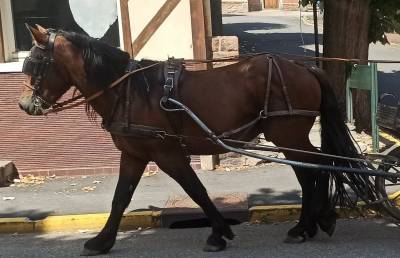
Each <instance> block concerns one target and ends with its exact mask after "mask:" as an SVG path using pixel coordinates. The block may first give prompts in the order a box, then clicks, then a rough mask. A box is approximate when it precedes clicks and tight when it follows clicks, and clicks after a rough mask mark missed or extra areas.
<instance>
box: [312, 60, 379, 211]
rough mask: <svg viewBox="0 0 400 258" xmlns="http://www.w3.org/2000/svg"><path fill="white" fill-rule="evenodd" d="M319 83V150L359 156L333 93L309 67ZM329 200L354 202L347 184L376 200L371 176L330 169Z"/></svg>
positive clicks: (358, 164) (317, 71) (320, 74)
mask: <svg viewBox="0 0 400 258" xmlns="http://www.w3.org/2000/svg"><path fill="white" fill-rule="evenodd" d="M310 72H311V73H313V74H314V75H315V77H316V78H317V79H318V81H319V83H320V85H321V98H322V100H321V110H320V112H321V120H320V124H321V150H322V152H323V153H328V154H333V155H339V156H345V157H349V158H362V154H360V152H359V150H358V148H357V147H356V145H355V142H354V141H353V139H352V136H351V133H350V131H349V129H348V128H347V126H346V124H345V122H344V117H343V114H342V112H341V111H340V110H339V108H338V103H337V100H336V96H335V93H334V91H333V89H332V87H331V85H330V82H329V80H328V78H327V77H326V75H325V73H324V71H323V70H321V69H318V68H312V69H310ZM330 163H331V164H330V165H339V166H344V167H352V168H359V169H368V168H371V166H370V164H369V163H368V161H367V160H366V161H365V162H357V161H348V160H342V159H336V160H331V161H330ZM331 179H332V180H331V190H332V188H333V186H334V187H335V190H334V191H331V204H332V205H337V204H339V205H340V206H341V207H349V206H354V205H355V202H354V198H350V196H349V194H348V192H347V191H346V189H345V184H347V185H349V186H350V188H351V189H352V190H353V191H354V193H355V194H356V195H357V196H358V197H360V198H361V199H362V200H364V201H365V202H366V203H368V202H371V201H375V200H377V196H376V191H375V184H374V179H373V178H372V177H371V176H361V175H356V174H346V173H331Z"/></svg>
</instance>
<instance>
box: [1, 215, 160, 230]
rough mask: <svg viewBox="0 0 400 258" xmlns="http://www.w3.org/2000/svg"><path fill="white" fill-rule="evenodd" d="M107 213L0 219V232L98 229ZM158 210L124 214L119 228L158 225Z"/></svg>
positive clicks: (102, 224)
mask: <svg viewBox="0 0 400 258" xmlns="http://www.w3.org/2000/svg"><path fill="white" fill-rule="evenodd" d="M108 216H109V213H98V214H82V215H62V216H49V217H47V218H46V219H43V220H38V221H30V220H28V219H26V218H3V219H0V233H2V234H5V233H49V232H57V231H62V232H71V231H77V230H91V231H99V230H100V229H102V228H103V226H104V225H105V223H106V221H107V219H108ZM160 218H161V212H160V211H139V212H131V213H127V214H124V216H123V217H122V220H121V225H120V229H122V230H131V229H137V228H139V227H143V228H147V227H159V226H160V225H161V223H160V221H161V220H160Z"/></svg>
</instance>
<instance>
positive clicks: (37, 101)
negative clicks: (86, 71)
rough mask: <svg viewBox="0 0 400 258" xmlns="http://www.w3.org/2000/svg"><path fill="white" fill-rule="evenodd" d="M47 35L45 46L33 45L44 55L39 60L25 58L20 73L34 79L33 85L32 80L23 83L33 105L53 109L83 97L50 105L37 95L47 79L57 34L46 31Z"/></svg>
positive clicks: (49, 30)
mask: <svg viewBox="0 0 400 258" xmlns="http://www.w3.org/2000/svg"><path fill="white" fill-rule="evenodd" d="M47 34H48V35H49V39H48V41H47V44H46V45H42V44H39V43H37V42H36V41H34V44H35V46H34V47H37V48H39V49H41V50H43V53H44V54H43V56H42V57H40V58H38V57H32V56H31V55H29V56H28V57H26V58H25V60H24V64H23V66H22V72H23V73H24V74H26V75H28V76H30V77H31V78H32V79H34V84H32V83H31V82H32V80H31V82H28V81H25V82H24V85H25V86H26V87H28V88H29V89H31V90H32V102H33V105H34V106H36V107H39V106H42V105H43V104H44V105H46V106H47V107H51V108H52V109H54V108H59V107H62V106H64V105H66V104H69V103H71V102H74V101H75V100H78V99H80V98H83V97H84V96H83V95H82V94H80V95H78V96H75V97H73V98H71V99H68V100H66V101H63V102H60V103H50V102H49V101H47V100H45V99H44V98H43V97H42V96H41V95H40V94H38V91H39V90H40V87H41V84H42V82H43V81H44V80H45V79H46V77H47V73H48V71H49V68H50V66H51V65H52V64H53V63H54V58H53V50H54V42H55V40H56V38H57V35H58V32H57V31H56V30H54V29H47Z"/></svg>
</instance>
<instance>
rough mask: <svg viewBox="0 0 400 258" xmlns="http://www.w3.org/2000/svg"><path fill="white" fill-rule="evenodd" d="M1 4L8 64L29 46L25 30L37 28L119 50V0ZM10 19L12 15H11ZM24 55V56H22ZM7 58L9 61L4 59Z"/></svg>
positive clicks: (21, 0)
mask: <svg viewBox="0 0 400 258" xmlns="http://www.w3.org/2000/svg"><path fill="white" fill-rule="evenodd" d="M99 2H100V1H96V0H95V1H93V0H56V1H55V0H0V3H1V7H0V8H1V14H7V13H8V15H7V17H5V20H3V21H2V23H3V24H2V26H3V32H7V33H4V34H5V35H4V36H5V37H7V38H6V39H5V40H4V45H5V47H6V49H5V51H8V53H6V59H7V61H12V60H18V59H19V58H23V57H24V56H25V55H26V54H24V51H28V50H29V49H30V48H31V46H32V42H31V37H30V35H29V32H28V30H27V29H26V27H25V23H28V24H29V25H32V26H33V25H35V24H39V25H42V26H43V27H45V28H54V29H63V30H68V31H75V32H78V33H83V34H86V35H89V36H91V37H94V38H98V39H100V40H102V41H104V42H106V43H108V44H110V45H113V46H116V47H119V46H120V42H121V39H120V34H121V36H122V32H121V33H120V27H121V26H120V24H119V21H118V20H119V19H118V17H119V0H102V1H101V4H99ZM10 13H11V14H12V15H11V14H10ZM2 17H3V16H2ZM25 53H26V52H25ZM7 57H8V58H7Z"/></svg>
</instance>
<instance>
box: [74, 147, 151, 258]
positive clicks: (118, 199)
mask: <svg viewBox="0 0 400 258" xmlns="http://www.w3.org/2000/svg"><path fill="white" fill-rule="evenodd" d="M147 163H148V162H147V161H144V160H141V159H137V158H135V157H132V156H129V155H128V154H126V153H122V155H121V162H120V172H119V179H118V183H117V188H116V189H115V193H114V199H113V201H112V208H111V213H110V216H109V217H108V220H107V223H106V225H105V226H104V228H103V229H102V230H101V232H100V233H99V234H98V235H97V236H96V237H94V238H92V239H89V240H88V241H87V242H86V243H85V246H84V249H83V251H82V253H81V255H86V256H91V255H98V254H104V253H107V252H108V251H109V250H110V249H111V248H112V247H113V245H114V243H115V238H116V236H117V232H118V227H119V224H120V222H121V218H122V215H123V213H124V211H125V209H126V207H128V205H129V203H130V201H131V199H132V195H133V192H134V191H135V188H136V186H137V184H138V183H139V180H140V178H141V176H142V174H143V171H144V169H145V167H146V165H147Z"/></svg>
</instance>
